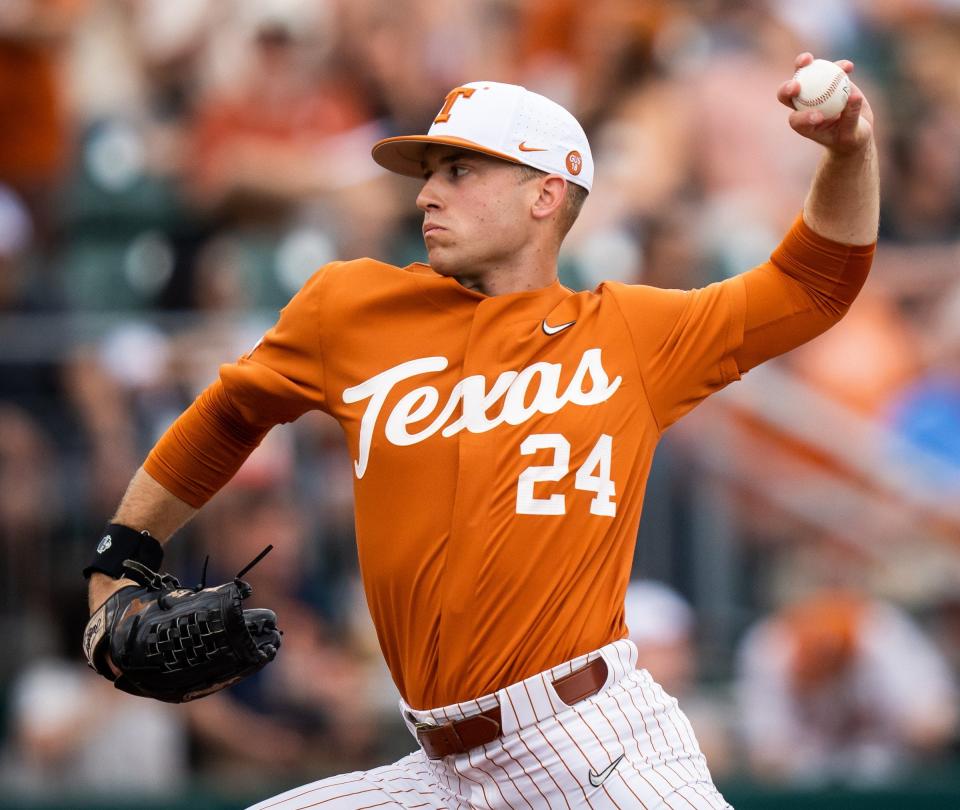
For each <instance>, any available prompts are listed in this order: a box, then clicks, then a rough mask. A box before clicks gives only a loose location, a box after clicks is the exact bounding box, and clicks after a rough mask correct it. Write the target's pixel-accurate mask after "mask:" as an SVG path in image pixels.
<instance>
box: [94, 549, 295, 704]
mask: <svg viewBox="0 0 960 810" xmlns="http://www.w3.org/2000/svg"><path fill="white" fill-rule="evenodd" d="M261 556H262V555H261ZM254 562H256V561H254ZM123 567H124V568H125V569H126V574H125V575H126V576H128V577H129V578H130V579H132V580H134V581H135V582H137V583H138V584H137V585H130V586H128V587H126V588H121V589H120V590H119V591H117V592H116V593H114V594H113V595H112V596H110V598H109V599H107V601H106V602H104V603H103V604H102V605H101V606H100V607H99V608H98V609H97V611H96V612H95V613H94V614H93V615H92V616H91V617H90V621H89V622H87V628H86V630H85V632H84V634H83V651H84V653H86V656H87V662H88V663H89V664H90V666H91V667H93V669H95V670H96V671H97V672H99V673H100V674H101V675H103V676H104V677H105V678H107V679H108V680H110V681H113V684H114V686H116V687H117V688H118V689H122V690H123V691H125V692H129V693H130V694H132V695H142V696H144V697H152V698H156V699H157V700H164V701H167V702H168V703H183V702H185V701H188V700H194V699H196V698H199V697H203V696H205V695H209V694H211V693H212V692H216V691H218V690H220V689H223V688H224V687H225V686H230V685H231V684H234V683H236V682H237V681H239V680H242V679H243V678H246V677H247V676H248V675H252V674H253V673H254V672H257V671H258V670H260V669H262V668H263V667H265V666H266V665H267V664H268V663H270V661H272V660H273V659H274V656H276V654H277V649H278V648H279V647H280V636H281V631H280V630H278V629H277V617H276V615H275V614H274V612H273V611H272V610H264V609H249V610H244V609H243V607H242V603H243V600H244V599H246V598H247V597H248V596H250V593H251V591H252V589H251V587H250V586H249V585H248V584H247V583H246V582H244V581H243V580H241V579H240V576H242V575H243V573H245V571H247V570H249V569H250V567H251V566H247V568H246V569H244V571H243V572H241V573H240V574H238V575H237V577H236V578H235V579H234V580H233V582H227V583H225V584H223V585H218V586H216V587H211V588H205V587H203V585H198V586H197V587H196V588H183V587H181V586H180V583H179V582H178V581H177V580H176V579H175V578H174V577H172V576H170V575H169V574H158V573H156V572H154V571H151V570H150V569H149V568H147V567H146V566H145V565H143V564H142V563H139V562H137V561H136V560H127V561H125V562H124V563H123ZM111 663H112V664H113V666H111Z"/></svg>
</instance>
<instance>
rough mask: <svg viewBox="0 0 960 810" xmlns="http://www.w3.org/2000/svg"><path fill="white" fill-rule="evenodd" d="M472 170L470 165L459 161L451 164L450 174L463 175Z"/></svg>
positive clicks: (453, 175)
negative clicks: (464, 164)
mask: <svg viewBox="0 0 960 810" xmlns="http://www.w3.org/2000/svg"><path fill="white" fill-rule="evenodd" d="M469 171H470V168H469V167H468V166H463V165H461V164H459V163H454V164H452V165H451V166H450V175H451V177H463V176H464V175H465V174H467V173H468V172H469Z"/></svg>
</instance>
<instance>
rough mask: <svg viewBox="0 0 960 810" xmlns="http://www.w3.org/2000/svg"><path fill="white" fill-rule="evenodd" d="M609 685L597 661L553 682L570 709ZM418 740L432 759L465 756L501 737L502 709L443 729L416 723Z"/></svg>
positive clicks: (603, 665)
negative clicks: (453, 755)
mask: <svg viewBox="0 0 960 810" xmlns="http://www.w3.org/2000/svg"><path fill="white" fill-rule="evenodd" d="M606 682H607V662H606V661H604V660H603V658H594V659H593V660H592V661H590V662H589V663H588V664H585V665H584V666H582V667H580V669H575V670H574V671H573V672H571V673H570V674H569V675H564V676H563V677H562V678H558V679H557V680H555V681H554V682H553V688H554V689H555V690H556V692H557V695H558V696H559V697H560V700H562V701H563V702H564V703H566V704H567V705H568V706H572V705H573V704H574V703H578V702H579V701H581V700H583V699H584V698H588V697H591V696H592V695H595V694H597V692H599V691H600V690H601V689H602V688H603V685H604V684H605V683H606ZM416 728H417V739H418V740H419V741H420V746H421V748H423V750H424V753H425V754H426V755H427V757H428V758H429V759H443V758H444V757H448V756H450V755H451V754H465V753H466V752H467V751H469V750H470V749H471V748H476V747H477V746H478V745H486V744H487V743H488V742H493V741H494V740H495V739H497V737H499V736H500V731H501V727H500V707H499V706H494V707H493V708H492V709H487V710H486V711H485V712H480V713H479V714H472V715H470V716H469V717H464V718H463V719H462V720H453V721H450V722H448V723H444V724H443V725H442V726H435V725H432V724H430V723H416Z"/></svg>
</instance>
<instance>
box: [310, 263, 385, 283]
mask: <svg viewBox="0 0 960 810" xmlns="http://www.w3.org/2000/svg"><path fill="white" fill-rule="evenodd" d="M317 272H318V274H322V275H323V276H325V277H326V278H327V279H329V280H330V282H331V283H343V282H355V281H357V280H358V279H360V278H371V279H375V278H385V277H389V276H392V275H395V274H397V273H403V272H404V268H401V267H397V266H396V265H393V264H388V263H387V262H382V261H379V260H378V259H371V258H369V257H363V258H360V259H348V260H344V261H335V262H330V263H329V264H325V265H324V266H323V267H321V268H320V269H319V270H318V271H317Z"/></svg>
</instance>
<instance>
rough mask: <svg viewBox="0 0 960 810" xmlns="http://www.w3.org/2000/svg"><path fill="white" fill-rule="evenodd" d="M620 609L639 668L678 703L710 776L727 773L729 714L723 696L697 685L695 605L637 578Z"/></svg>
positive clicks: (729, 767) (661, 585)
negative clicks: (719, 697) (708, 768)
mask: <svg viewBox="0 0 960 810" xmlns="http://www.w3.org/2000/svg"><path fill="white" fill-rule="evenodd" d="M624 613H625V620H626V623H627V629H628V630H629V632H630V636H629V638H630V640H631V641H632V642H633V643H634V644H636V645H637V650H638V653H639V655H638V656H637V666H638V667H639V668H641V669H645V670H647V671H648V672H649V673H650V674H651V675H652V676H653V679H654V680H655V681H656V682H657V683H659V684H660V686H662V687H663V689H664V691H665V692H666V693H667V694H668V695H670V696H671V697H674V698H676V699H677V700H679V701H680V705H681V706H682V707H683V712H684V714H686V715H687V718H688V719H689V720H690V724H691V725H692V726H693V730H694V733H695V734H696V735H697V742H698V743H699V744H700V750H701V751H703V753H704V755H705V756H706V758H707V762H709V763H710V772H711V773H712V774H713V777H714V778H715V779H722V778H723V777H725V776H728V775H729V774H730V772H731V771H732V769H733V767H734V764H735V762H736V758H735V756H734V753H735V752H734V750H733V745H732V744H731V743H732V739H731V737H732V735H731V733H730V718H729V717H727V716H726V714H727V713H726V712H725V711H724V710H723V704H722V700H721V699H718V698H717V697H716V696H711V695H708V694H707V693H706V691H705V690H704V689H703V688H702V687H701V686H700V685H699V684H698V683H697V679H698V675H699V673H698V667H697V646H696V634H695V629H696V628H695V623H696V617H695V615H694V612H693V608H692V607H691V606H690V604H689V603H688V602H687V600H686V599H684V598H683V597H682V596H681V595H680V594H679V593H677V592H676V591H675V590H674V589H673V588H671V587H669V586H668V585H665V584H664V583H662V582H655V581H653V580H635V581H633V582H631V583H630V585H629V586H628V587H627V596H626V602H625V606H624Z"/></svg>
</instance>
